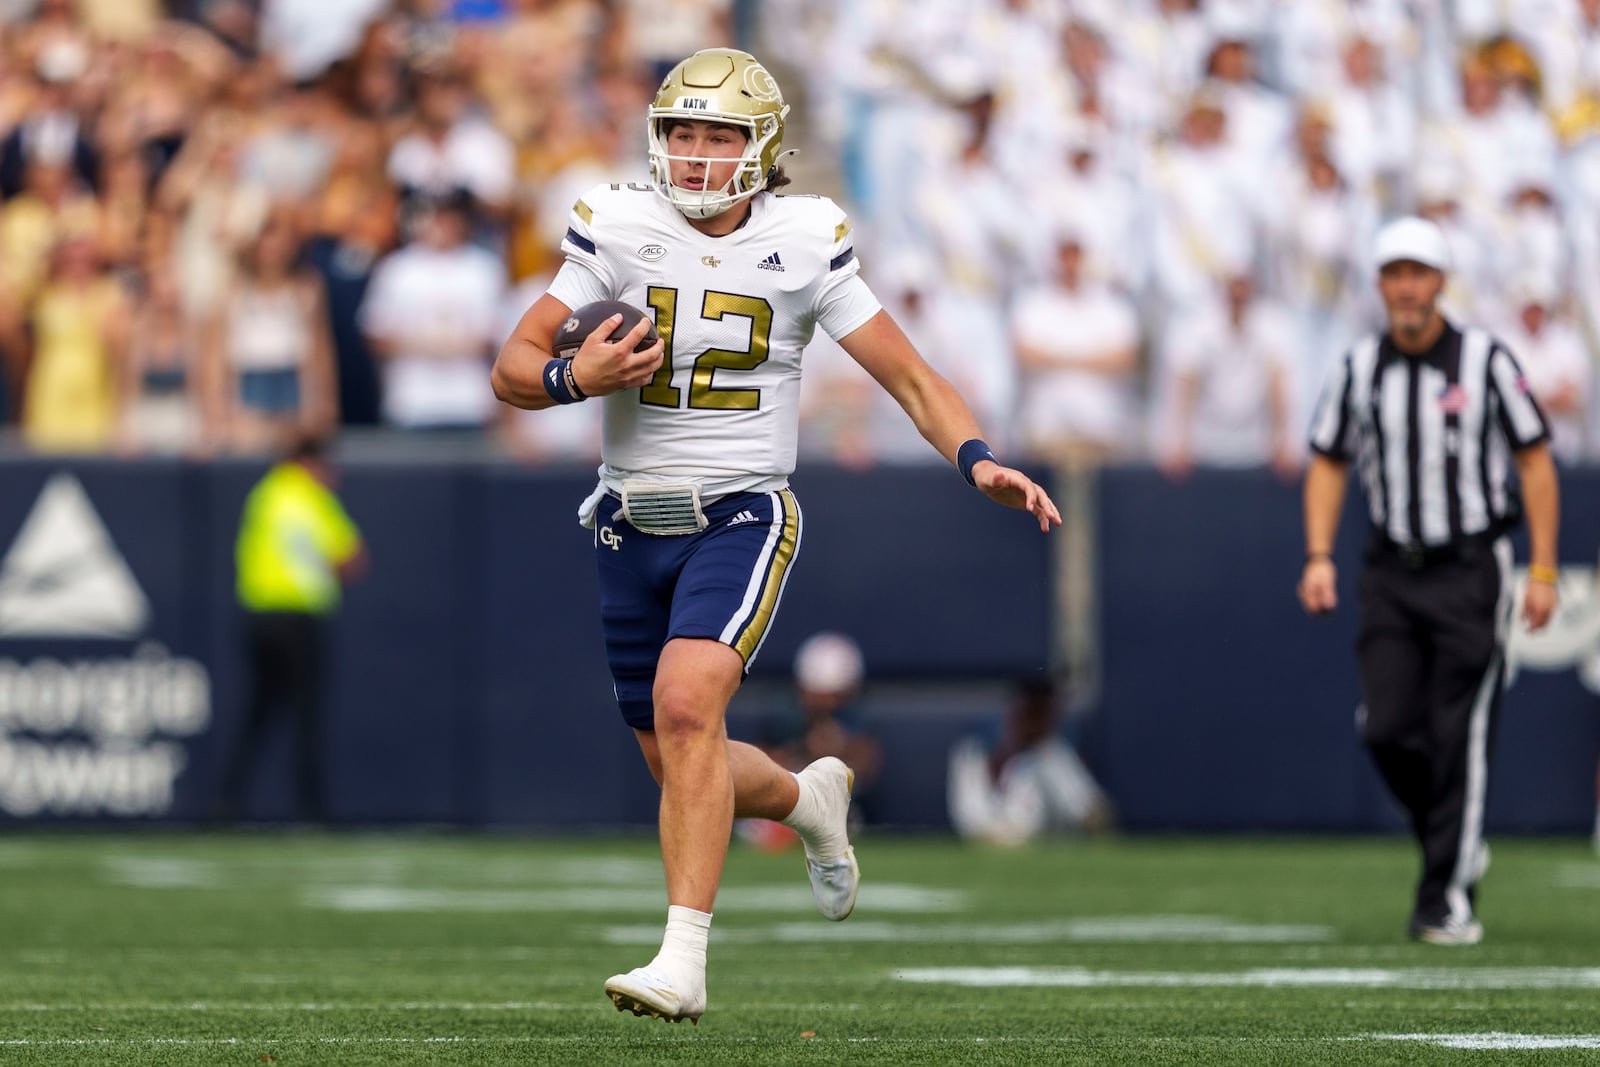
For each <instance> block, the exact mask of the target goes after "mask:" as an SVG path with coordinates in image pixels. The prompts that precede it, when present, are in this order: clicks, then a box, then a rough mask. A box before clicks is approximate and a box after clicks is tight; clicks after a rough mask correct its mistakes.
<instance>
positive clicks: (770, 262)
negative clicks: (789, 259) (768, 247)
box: [756, 252, 783, 270]
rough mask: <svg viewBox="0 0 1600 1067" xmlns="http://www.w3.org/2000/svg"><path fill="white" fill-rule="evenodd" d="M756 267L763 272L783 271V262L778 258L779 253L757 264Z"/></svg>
mask: <svg viewBox="0 0 1600 1067" xmlns="http://www.w3.org/2000/svg"><path fill="white" fill-rule="evenodd" d="M756 266H758V267H760V268H761V269H762V270H782V269H783V260H781V259H779V258H778V253H776V252H774V253H772V255H770V256H768V257H767V258H766V259H763V260H762V261H761V262H760V263H757V264H756Z"/></svg>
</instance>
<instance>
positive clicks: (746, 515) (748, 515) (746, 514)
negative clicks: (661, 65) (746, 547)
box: [724, 508, 761, 526]
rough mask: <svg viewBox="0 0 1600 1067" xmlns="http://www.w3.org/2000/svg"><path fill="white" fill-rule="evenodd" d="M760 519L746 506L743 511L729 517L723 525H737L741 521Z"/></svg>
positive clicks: (757, 520) (756, 520) (758, 520)
mask: <svg viewBox="0 0 1600 1067" xmlns="http://www.w3.org/2000/svg"><path fill="white" fill-rule="evenodd" d="M760 521H761V520H760V519H758V518H756V515H755V512H753V511H751V510H749V509H748V508H746V509H745V510H744V511H741V512H739V514H737V515H735V516H734V517H733V518H731V519H729V520H728V521H727V522H726V523H725V524H724V525H727V526H737V525H739V524H740V523H741V522H760Z"/></svg>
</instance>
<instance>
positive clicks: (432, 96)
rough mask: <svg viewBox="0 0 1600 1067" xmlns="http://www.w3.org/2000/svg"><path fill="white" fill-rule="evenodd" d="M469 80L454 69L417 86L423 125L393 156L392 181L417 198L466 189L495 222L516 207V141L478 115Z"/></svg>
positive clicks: (433, 72) (431, 74)
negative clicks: (512, 142)
mask: <svg viewBox="0 0 1600 1067" xmlns="http://www.w3.org/2000/svg"><path fill="white" fill-rule="evenodd" d="M470 105H471V98H470V96H469V92H468V88H467V85H466V82H465V80H464V79H463V78H462V77H461V74H460V72H458V71H455V70H453V69H450V68H448V67H438V68H435V69H433V70H429V71H428V72H426V73H425V74H423V75H422V77H421V78H420V79H419V81H418V85H417V124H416V128H415V129H414V130H412V132H410V133H408V134H406V135H405V136H404V137H402V138H400V140H399V141H397V142H395V146H394V148H393V149H392V150H391V151H390V153H389V177H390V178H391V179H393V180H394V183H395V184H396V185H398V186H400V187H401V189H402V191H404V192H405V193H407V194H409V196H411V197H418V196H420V197H422V198H424V199H427V198H437V197H441V196H447V195H449V194H450V193H452V192H454V191H455V190H457V189H465V190H467V191H468V192H470V193H471V194H472V195H473V196H474V197H476V198H477V200H478V204H479V206H480V207H481V208H483V209H485V210H487V211H488V212H489V214H490V215H492V216H493V217H495V218H499V217H502V216H503V215H504V213H505V212H506V211H507V209H508V208H509V206H510V201H511V193H512V190H513V186H514V181H515V154H514V152H513V150H512V146H511V142H510V141H508V140H506V138H505V136H504V135H502V134H501V133H500V131H499V130H497V129H495V128H494V126H492V125H490V123H489V122H488V120H487V119H485V118H483V117H482V116H481V115H478V114H476V113H474V112H473V111H472V110H471V108H470Z"/></svg>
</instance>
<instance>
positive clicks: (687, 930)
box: [650, 904, 711, 984]
mask: <svg viewBox="0 0 1600 1067" xmlns="http://www.w3.org/2000/svg"><path fill="white" fill-rule="evenodd" d="M710 936H711V913H710V912H708V911H696V910H695V909H693V908H686V907H683V906H682V905H680V904H672V905H669V906H668V907H667V933H666V936H665V937H663V938H662V939H661V951H660V952H657V953H656V958H655V959H653V960H651V961H650V967H651V969H653V970H659V971H663V972H665V973H666V974H667V976H668V977H670V978H673V979H675V980H680V981H684V982H688V983H691V984H698V983H703V982H704V981H705V976H706V941H707V940H708V939H709V938H710Z"/></svg>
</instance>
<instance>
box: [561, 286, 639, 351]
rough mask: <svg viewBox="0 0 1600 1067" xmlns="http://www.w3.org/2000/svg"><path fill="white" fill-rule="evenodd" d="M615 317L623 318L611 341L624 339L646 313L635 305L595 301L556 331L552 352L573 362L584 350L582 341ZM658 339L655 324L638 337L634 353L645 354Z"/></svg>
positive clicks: (582, 308) (576, 311)
mask: <svg viewBox="0 0 1600 1067" xmlns="http://www.w3.org/2000/svg"><path fill="white" fill-rule="evenodd" d="M613 315H621V316H622V322H621V323H619V324H618V325H617V328H616V329H615V330H612V331H611V336H610V337H609V338H608V340H612V341H620V340H622V339H623V338H624V337H626V336H628V331H629V330H631V329H633V327H634V325H635V324H636V323H638V321H639V320H640V319H643V318H647V316H646V315H645V313H644V312H642V311H640V310H639V309H638V308H636V307H634V306H633V305H632V304H625V303H623V302H622V301H620V300H596V301H595V302H594V303H592V304H585V305H583V306H582V307H580V308H576V309H574V311H573V312H572V314H570V315H568V316H567V318H566V321H564V322H562V324H561V325H560V327H558V328H557V329H556V339H555V344H554V345H553V346H552V347H551V351H552V352H553V353H554V354H555V355H557V356H560V357H561V358H562V359H571V358H572V357H573V356H575V355H577V354H578V349H580V348H582V347H583V339H584V338H585V337H588V336H589V335H590V334H591V333H593V332H594V331H595V330H597V329H598V328H599V327H600V324H601V323H603V322H605V321H606V320H607V319H609V318H610V317H611V316H613ZM658 336H659V335H658V334H657V333H656V327H655V324H654V323H651V325H650V329H649V330H647V331H646V332H645V335H644V336H643V337H641V338H639V343H638V344H637V345H635V346H634V349H633V350H634V351H635V352H642V351H644V350H645V349H647V348H649V347H650V346H651V345H653V344H655V343H656V340H657V338H658Z"/></svg>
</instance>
